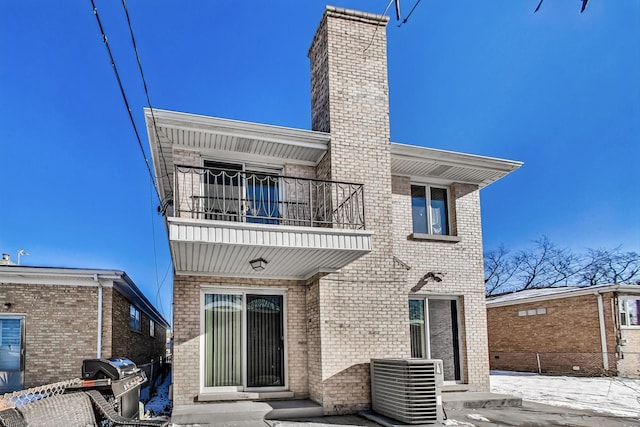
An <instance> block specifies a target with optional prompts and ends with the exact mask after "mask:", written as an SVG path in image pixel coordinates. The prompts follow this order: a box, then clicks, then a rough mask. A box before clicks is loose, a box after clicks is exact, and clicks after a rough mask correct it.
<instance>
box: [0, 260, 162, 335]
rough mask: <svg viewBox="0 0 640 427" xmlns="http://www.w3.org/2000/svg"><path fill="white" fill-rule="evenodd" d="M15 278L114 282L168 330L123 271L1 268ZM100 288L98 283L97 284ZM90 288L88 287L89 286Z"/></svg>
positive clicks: (15, 266) (156, 312) (0, 267)
mask: <svg viewBox="0 0 640 427" xmlns="http://www.w3.org/2000/svg"><path fill="white" fill-rule="evenodd" d="M3 274H4V275H8V276H15V277H20V278H28V277H40V278H53V277H58V278H61V277H62V278H64V277H74V278H78V279H83V278H84V279H90V280H92V281H95V280H96V279H106V280H112V281H113V283H114V287H116V289H117V290H118V292H120V293H121V294H124V296H126V297H127V298H128V299H129V300H130V301H131V302H132V303H134V304H135V305H136V307H138V308H139V309H141V310H142V311H143V312H144V313H145V314H146V315H147V316H149V317H150V318H151V319H152V320H153V321H154V322H156V323H158V324H159V325H163V327H165V328H168V327H169V326H170V325H169V322H167V321H166V320H165V318H164V317H163V316H162V315H161V314H160V312H159V311H158V310H157V309H156V308H155V307H154V306H153V304H151V303H150V302H149V300H148V299H147V297H146V296H145V295H144V294H143V293H142V291H141V290H140V289H139V288H138V286H137V285H136V284H135V283H134V282H133V280H131V278H130V277H129V276H128V275H127V273H125V272H124V271H122V270H106V269H96V268H91V269H88V268H68V267H32V266H21V265H10V266H0V275H3ZM95 283H96V284H95V286H98V282H95ZM87 286H88V285H87Z"/></svg>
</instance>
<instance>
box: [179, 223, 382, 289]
mask: <svg viewBox="0 0 640 427" xmlns="http://www.w3.org/2000/svg"><path fill="white" fill-rule="evenodd" d="M372 234H373V233H372V232H370V231H365V230H344V229H335V228H321V227H285V226H279V225H262V224H246V223H240V222H237V223H236V222H225V221H206V222H202V221H197V220H190V219H182V218H169V241H170V245H171V252H172V258H173V261H174V267H175V271H176V273H177V274H204V275H207V274H209V275H224V276H242V277H264V278H269V277H270V278H282V279H306V278H308V277H310V276H312V275H313V274H315V273H316V272H319V271H336V270H339V269H340V268H342V267H344V266H346V265H348V264H349V263H351V262H353V261H355V260H356V259H358V258H360V257H362V256H363V255H366V254H367V253H369V252H371V236H372ZM258 258H263V259H265V260H266V261H267V262H268V264H267V266H266V268H265V269H264V270H263V271H259V272H257V271H254V270H253V269H252V268H251V266H250V264H249V261H251V260H254V259H258Z"/></svg>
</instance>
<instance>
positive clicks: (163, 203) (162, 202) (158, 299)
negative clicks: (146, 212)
mask: <svg viewBox="0 0 640 427" xmlns="http://www.w3.org/2000/svg"><path fill="white" fill-rule="evenodd" d="M122 9H123V10H124V14H125V16H126V18H127V26H128V27H129V35H130V36H131V44H132V45H133V51H134V52H135V54H136V61H137V62H138V70H139V71H140V78H141V79H142V86H143V88H144V94H145V96H146V97H147V105H149V110H150V111H151V121H152V123H153V130H154V132H155V135H156V141H157V142H158V148H159V150H160V157H161V159H162V163H163V165H164V175H165V176H166V178H167V182H169V183H171V179H170V178H169V169H168V168H167V160H166V158H165V156H164V152H163V151H162V143H161V142H160V135H159V133H158V126H157V123H156V116H155V113H154V112H153V106H152V104H151V97H150V96H149V88H148V87H147V80H146V79H145V77H144V71H143V70H142V61H141V60H140V54H139V53H138V46H137V44H136V37H135V35H134V34H133V25H132V24H131V17H130V16H129V10H128V9H127V2H126V0H122ZM168 190H169V194H168V195H167V196H166V200H171V199H172V198H173V194H172V189H171V187H170V186H169V189H168ZM156 192H157V189H156ZM166 200H160V209H161V212H162V213H163V214H164V211H165V208H166ZM151 204H152V206H153V200H151ZM151 234H152V238H153V261H154V265H155V273H156V304H158V305H159V307H160V310H161V311H162V313H163V314H165V315H166V313H164V307H163V304H162V298H161V296H160V292H161V290H162V285H163V284H164V281H165V279H166V278H167V274H168V273H169V269H170V267H171V263H169V267H168V268H167V270H166V272H165V273H164V277H163V278H162V281H160V278H159V276H158V254H157V251H156V233H155V226H154V216H153V214H151Z"/></svg>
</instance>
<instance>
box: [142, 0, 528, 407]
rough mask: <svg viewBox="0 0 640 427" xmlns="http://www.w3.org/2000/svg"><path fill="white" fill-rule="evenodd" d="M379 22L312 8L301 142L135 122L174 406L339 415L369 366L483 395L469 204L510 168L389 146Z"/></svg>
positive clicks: (480, 309) (230, 126)
mask: <svg viewBox="0 0 640 427" xmlns="http://www.w3.org/2000/svg"><path fill="white" fill-rule="evenodd" d="M386 23H387V18H386V17H384V16H379V15H372V14H367V13H362V12H358V11H352V10H344V9H338V8H333V7H327V8H326V10H325V13H324V15H323V17H322V19H321V22H320V25H319V27H318V29H317V32H316V35H315V37H314V39H313V41H312V43H311V48H310V50H309V52H308V56H309V58H310V60H311V88H312V93H311V102H312V109H311V117H312V120H311V128H312V129H313V130H303V129H291V128H283V127H277V126H270V125H263V124H257V123H247V122H239V121H234V120H228V119H221V118H215V117H206V116H199V115H194V114H185V113H178V112H172V111H163V110H154V111H153V113H152V112H151V111H149V110H146V111H145V117H146V121H147V131H148V136H149V140H150V146H151V151H152V156H153V162H154V168H155V171H156V176H157V180H158V183H159V193H160V195H161V196H162V198H163V209H164V213H165V219H166V222H167V228H168V233H169V242H170V247H171V253H172V258H173V264H174V269H175V277H174V364H173V369H174V377H173V378H174V388H173V390H174V404H175V405H186V404H193V403H194V402H202V401H215V400H231V399H233V400H237V399H258V398H278V397H279V398H310V399H311V400H313V401H315V402H317V403H319V404H320V405H322V407H323V409H324V413H326V414H334V413H349V412H354V411H357V410H360V409H363V408H367V407H368V406H369V404H370V390H369V361H370V359H371V358H377V357H411V356H414V357H424V358H427V357H430V358H441V359H444V361H445V379H446V380H447V381H448V382H449V383H451V384H455V383H461V384H465V385H466V388H468V389H471V390H488V387H489V376H488V369H489V367H488V357H487V344H486V312H485V307H484V284H483V259H482V235H481V225H480V202H479V190H480V189H481V188H483V187H485V186H486V185H489V184H490V183H492V182H494V181H496V180H498V179H500V178H502V177H504V176H505V175H507V174H509V173H510V172H511V171H513V170H515V169H517V168H518V167H520V165H521V163H519V162H514V161H509V160H501V159H494V158H487V157H482V156H476V155H470V154H463V153H454V152H448V151H442V150H434V149H429V148H424V147H420V146H413V145H404V144H398V143H391V142H390V141H389V115H388V113H389V111H388V90H389V88H388V83H387V55H386V37H385V31H384V27H385V26H386ZM376 27H379V28H378V30H377V31H376ZM374 33H375V34H376V36H375V37H374V38H373V40H372V37H371V35H372V34H374ZM418 142H420V143H422V142H425V141H418Z"/></svg>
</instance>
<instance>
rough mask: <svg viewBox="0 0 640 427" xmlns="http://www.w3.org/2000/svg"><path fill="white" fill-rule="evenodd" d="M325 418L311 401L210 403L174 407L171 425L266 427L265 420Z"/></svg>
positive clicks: (321, 410)
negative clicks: (247, 426)
mask: <svg viewBox="0 0 640 427" xmlns="http://www.w3.org/2000/svg"><path fill="white" fill-rule="evenodd" d="M323 415H324V412H323V409H322V406H320V405H318V404H317V403H315V402H312V401H311V400H270V401H266V402H250V401H238V402H210V403H196V404H193V405H176V406H174V407H173V413H172V415H171V422H172V423H173V424H176V425H178V426H189V425H204V426H206V425H216V426H221V425H231V424H233V425H234V426H235V427H241V426H242V425H245V424H246V425H250V424H252V423H254V424H256V423H257V424H258V425H262V424H264V420H265V419H268V420H290V419H298V418H314V417H322V416H323ZM264 425H266V424H264Z"/></svg>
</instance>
